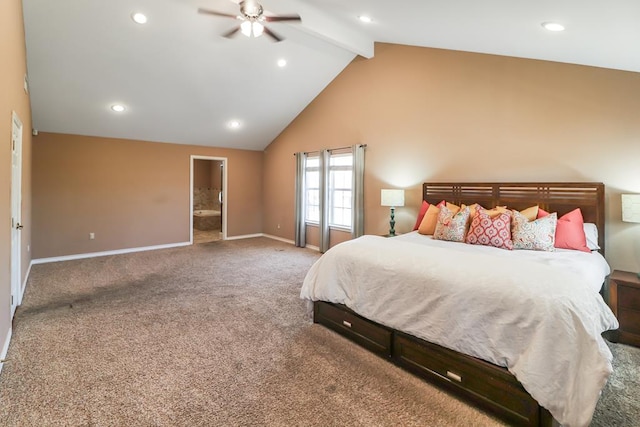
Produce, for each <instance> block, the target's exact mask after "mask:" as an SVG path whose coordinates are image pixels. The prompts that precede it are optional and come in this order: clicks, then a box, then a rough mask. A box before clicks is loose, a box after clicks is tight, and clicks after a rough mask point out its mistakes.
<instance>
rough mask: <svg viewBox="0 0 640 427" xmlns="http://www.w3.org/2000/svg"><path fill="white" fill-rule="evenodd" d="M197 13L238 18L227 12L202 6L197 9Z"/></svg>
mask: <svg viewBox="0 0 640 427" xmlns="http://www.w3.org/2000/svg"><path fill="white" fill-rule="evenodd" d="M198 13H204V14H207V15H215V16H224V17H226V18H233V19H236V18H238V16H237V15H231V14H229V13H222V12H216V11H215V10H209V9H202V8H199V9H198Z"/></svg>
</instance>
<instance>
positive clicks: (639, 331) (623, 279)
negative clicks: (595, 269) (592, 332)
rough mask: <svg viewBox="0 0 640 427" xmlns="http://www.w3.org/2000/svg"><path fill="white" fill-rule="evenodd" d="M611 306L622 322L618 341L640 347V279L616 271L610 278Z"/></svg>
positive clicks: (634, 274) (625, 272) (617, 336)
mask: <svg viewBox="0 0 640 427" xmlns="http://www.w3.org/2000/svg"><path fill="white" fill-rule="evenodd" d="M609 305H610V306H611V310H612V311H613V314H615V315H616V317H617V318H618V322H620V328H619V329H618V330H617V333H616V334H615V336H616V338H617V341H618V342H621V343H623V344H630V345H635V346H637V347H640V278H638V275H637V274H636V273H630V272H628V271H619V270H615V271H614V272H613V273H611V276H609Z"/></svg>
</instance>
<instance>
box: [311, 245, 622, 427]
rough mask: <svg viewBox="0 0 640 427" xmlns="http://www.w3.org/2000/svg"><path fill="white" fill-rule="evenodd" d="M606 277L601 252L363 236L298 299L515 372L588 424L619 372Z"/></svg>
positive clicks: (556, 407)
mask: <svg viewBox="0 0 640 427" xmlns="http://www.w3.org/2000/svg"><path fill="white" fill-rule="evenodd" d="M608 273H609V266H608V265H607V263H606V261H605V260H604V258H603V257H602V256H601V255H600V254H598V253H595V252H594V253H583V252H579V251H556V252H534V251H522V250H520V251H515V250H514V251H507V250H503V249H496V248H491V247H482V246H473V245H466V244H464V243H452V242H442V241H437V240H433V239H431V238H430V237H426V236H422V235H419V234H417V233H409V234H407V235H402V236H399V237H395V238H391V239H385V238H383V237H378V236H363V237H360V238H358V239H355V240H351V241H348V242H345V243H342V244H340V245H337V246H335V247H333V248H332V249H330V250H329V251H327V252H326V253H325V254H324V255H323V256H322V257H321V258H320V259H319V260H318V261H317V262H316V263H315V264H314V265H313V266H312V267H311V269H310V270H309V272H308V274H307V276H306V278H305V280H304V284H303V286H302V290H301V293H300V296H301V298H303V299H308V300H313V301H315V300H322V301H329V302H334V303H340V304H344V305H346V306H347V307H349V308H351V309H352V310H354V311H355V312H357V313H359V314H360V315H362V316H364V317H366V318H368V319H371V320H374V321H376V322H378V323H381V324H383V325H387V326H389V327H391V328H394V329H398V330H401V331H404V332H407V333H409V334H411V335H414V336H417V337H419V338H422V339H425V340H427V341H429V342H433V343H436V344H440V345H442V346H444V347H448V348H450V349H453V350H456V351H459V352H461V353H465V354H468V355H471V356H475V357H478V358H481V359H484V360H486V361H489V362H491V363H494V364H496V365H500V366H504V367H507V368H508V369H509V371H510V372H511V373H512V374H514V375H515V376H516V378H518V380H519V381H520V382H521V383H522V385H523V386H524V387H525V389H526V390H527V391H528V392H529V394H531V396H533V398H535V399H536V400H537V401H538V402H539V403H540V404H541V405H542V406H544V407H545V408H547V409H548V410H549V411H550V412H551V414H552V415H553V416H554V418H555V419H556V420H558V421H559V422H560V423H561V424H562V425H564V426H567V427H572V426H588V425H589V423H590V421H591V417H592V416H593V411H594V409H595V405H596V403H597V401H598V398H599V395H600V391H601V390H602V388H603V387H604V385H605V383H606V381H607V378H608V377H609V374H610V373H611V371H612V367H611V359H612V355H611V352H610V351H609V348H608V347H607V345H606V344H605V342H604V341H603V339H602V337H601V333H602V332H603V331H606V330H609V329H616V328H617V327H618V321H617V320H616V318H615V317H614V315H613V313H612V312H611V310H610V309H609V307H608V306H607V305H606V304H605V303H604V301H603V299H602V297H601V296H600V295H599V294H598V290H599V289H600V286H601V285H602V283H603V281H604V278H605V276H606V275H607V274H608Z"/></svg>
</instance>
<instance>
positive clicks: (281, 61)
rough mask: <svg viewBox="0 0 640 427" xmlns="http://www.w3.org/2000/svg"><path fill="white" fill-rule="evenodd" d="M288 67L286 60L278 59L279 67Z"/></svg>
mask: <svg viewBox="0 0 640 427" xmlns="http://www.w3.org/2000/svg"><path fill="white" fill-rule="evenodd" d="M286 65H287V60H286V59H278V67H280V68H282V67H286Z"/></svg>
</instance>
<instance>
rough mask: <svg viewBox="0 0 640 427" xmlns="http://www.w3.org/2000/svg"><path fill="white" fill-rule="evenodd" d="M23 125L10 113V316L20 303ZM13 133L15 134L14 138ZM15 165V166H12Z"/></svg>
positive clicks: (16, 116) (15, 114)
mask: <svg viewBox="0 0 640 427" xmlns="http://www.w3.org/2000/svg"><path fill="white" fill-rule="evenodd" d="M23 129H24V127H23V125H22V121H21V120H20V117H18V114H17V113H16V112H15V111H12V114H11V267H10V270H11V317H13V315H14V314H15V312H16V309H17V308H18V306H19V305H20V304H21V303H22V301H21V296H22V291H21V288H22V283H21V282H22V280H21V279H22V233H21V232H20V230H21V229H22V224H21V221H22V136H23ZM14 135H17V136H16V137H15V138H14ZM14 165H15V166H14Z"/></svg>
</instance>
